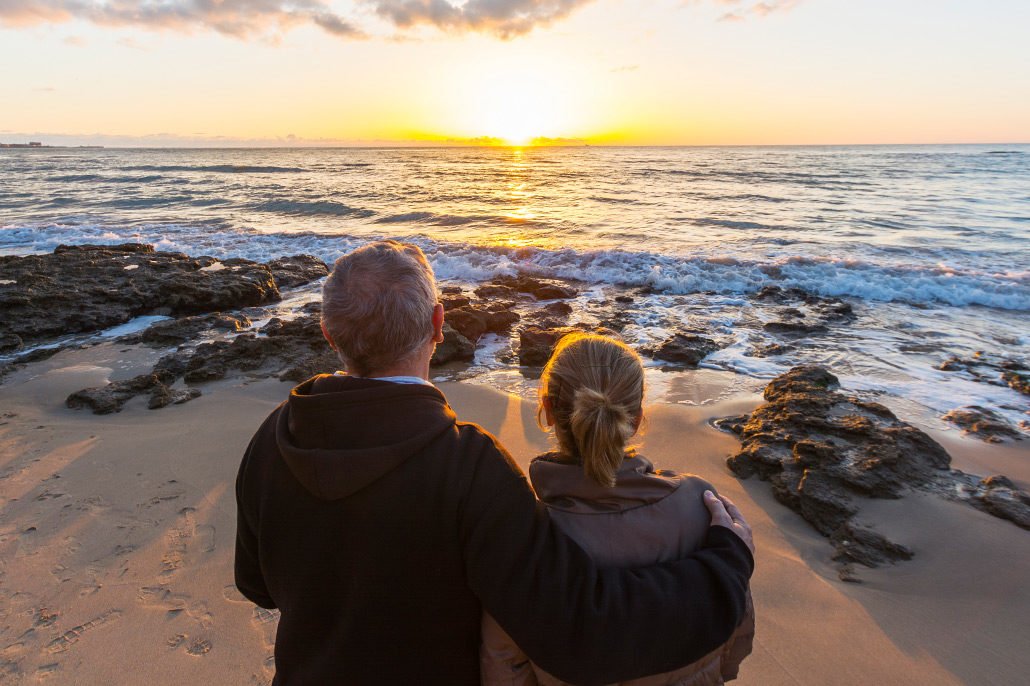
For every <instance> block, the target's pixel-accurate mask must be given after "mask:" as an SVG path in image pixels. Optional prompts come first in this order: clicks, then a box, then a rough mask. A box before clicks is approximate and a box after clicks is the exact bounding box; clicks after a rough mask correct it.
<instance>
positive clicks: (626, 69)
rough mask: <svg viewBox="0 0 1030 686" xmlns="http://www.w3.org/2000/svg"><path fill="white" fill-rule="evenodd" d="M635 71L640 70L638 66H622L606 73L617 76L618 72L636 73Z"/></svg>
mask: <svg viewBox="0 0 1030 686" xmlns="http://www.w3.org/2000/svg"><path fill="white" fill-rule="evenodd" d="M637 69H640V65H639V64H624V65H622V66H621V67H615V68H614V69H609V70H608V71H610V72H611V73H613V74H618V73H619V72H624V71H636V70H637Z"/></svg>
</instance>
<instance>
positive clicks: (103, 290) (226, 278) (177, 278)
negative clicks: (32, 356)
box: [0, 244, 279, 347]
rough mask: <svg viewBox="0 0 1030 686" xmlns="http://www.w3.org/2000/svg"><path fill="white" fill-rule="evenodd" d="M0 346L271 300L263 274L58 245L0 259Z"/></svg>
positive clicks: (256, 267) (136, 250) (137, 249)
mask: <svg viewBox="0 0 1030 686" xmlns="http://www.w3.org/2000/svg"><path fill="white" fill-rule="evenodd" d="M0 280H3V281H14V282H15V283H13V284H6V285H4V286H0V340H4V341H7V343H6V345H7V346H8V347H10V346H11V345H13V344H14V342H15V340H16V339H15V338H14V337H18V338H20V339H21V341H22V342H24V343H29V342H31V341H36V340H40V339H45V338H51V337H54V336H59V335H63V334H69V333H81V332H88V331H96V330H99V329H104V328H108V327H111V326H116V325H118V324H123V323H125V322H127V321H128V320H130V319H132V318H133V317H136V316H139V315H144V314H156V313H160V314H169V315H172V316H182V315H192V314H202V313H205V312H216V311H221V310H232V309H238V308H241V307H247V306H252V305H261V304H265V303H268V302H273V301H276V300H278V299H279V289H278V287H277V286H276V284H275V281H274V279H273V276H272V272H271V270H270V269H269V268H268V267H267V266H265V265H263V264H258V263H256V262H251V261H249V260H242V259H232V260H223V261H221V262H217V261H216V260H214V259H213V258H210V257H207V258H197V259H194V258H191V257H189V256H187V255H183V254H181V253H169V252H155V251H154V248H153V247H152V246H149V245H138V244H126V245H117V246H96V245H81V246H59V247H58V248H57V249H56V250H55V251H54V252H53V254H50V255H29V256H27V257H12V256H7V257H0Z"/></svg>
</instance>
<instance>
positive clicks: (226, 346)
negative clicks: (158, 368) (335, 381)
mask: <svg viewBox="0 0 1030 686" xmlns="http://www.w3.org/2000/svg"><path fill="white" fill-rule="evenodd" d="M261 333H262V334H264V336H261V337H258V336H255V335H254V334H241V335H240V336H237V337H236V338H234V339H233V340H232V341H214V342H211V343H202V344H201V345H199V346H197V348H196V350H194V351H193V353H192V354H191V355H190V356H189V357H188V359H187V360H186V362H185V373H184V375H183V378H184V379H185V380H186V381H187V382H188V383H200V382H204V381H214V380H216V379H221V378H223V377H225V376H226V375H227V374H229V373H230V372H232V371H242V372H249V373H261V374H264V375H270V376H278V378H279V379H280V380H281V381H298V382H299V381H303V380H305V379H308V378H310V377H312V376H314V375H315V374H331V373H332V372H334V371H336V370H337V369H339V367H340V360H339V358H338V357H337V356H336V353H335V352H333V350H332V348H330V347H329V344H328V343H326V341H325V338H324V337H323V336H322V327H321V324H320V320H319V317H318V315H316V314H305V315H301V316H299V317H296V318H294V319H290V320H283V319H279V318H275V319H272V320H271V321H269V322H268V324H266V325H265V326H264V327H262V329H261ZM166 359H167V358H166ZM172 359H173V361H174V362H176V363H177V362H179V361H181V359H182V358H181V357H173V358H172ZM161 362H165V360H162V361H161ZM161 362H159V365H160V364H161ZM169 364H171V362H170V363H169Z"/></svg>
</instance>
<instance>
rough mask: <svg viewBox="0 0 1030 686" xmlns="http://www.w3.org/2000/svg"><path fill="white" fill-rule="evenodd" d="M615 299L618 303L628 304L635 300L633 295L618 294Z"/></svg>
mask: <svg viewBox="0 0 1030 686" xmlns="http://www.w3.org/2000/svg"><path fill="white" fill-rule="evenodd" d="M614 300H615V302H617V303H623V304H628V303H631V302H633V296H632V295H617V296H615V298H614Z"/></svg>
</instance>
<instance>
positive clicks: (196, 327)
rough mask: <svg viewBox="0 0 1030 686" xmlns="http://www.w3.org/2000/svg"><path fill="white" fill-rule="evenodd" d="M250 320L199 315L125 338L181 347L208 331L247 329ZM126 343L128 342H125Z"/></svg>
mask: <svg viewBox="0 0 1030 686" xmlns="http://www.w3.org/2000/svg"><path fill="white" fill-rule="evenodd" d="M250 325H251V321H250V319H248V318H247V317H245V316H243V315H242V314H222V313H220V312H219V313H215V314H201V315H196V316H193V317H183V318H182V319H173V320H171V321H164V322H158V323H157V324H154V325H152V326H150V327H148V328H147V329H145V330H143V331H142V332H141V333H139V334H138V335H136V336H130V337H127V338H128V339H130V340H132V341H135V340H136V339H138V340H139V341H140V342H142V343H148V344H150V345H182V344H183V343H185V342H186V341H188V340H191V339H193V338H196V337H197V335H198V334H200V333H204V332H208V331H218V332H223V333H224V332H230V333H235V332H238V331H242V330H244V329H246V328H249V327H250ZM127 342H128V341H127Z"/></svg>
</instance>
